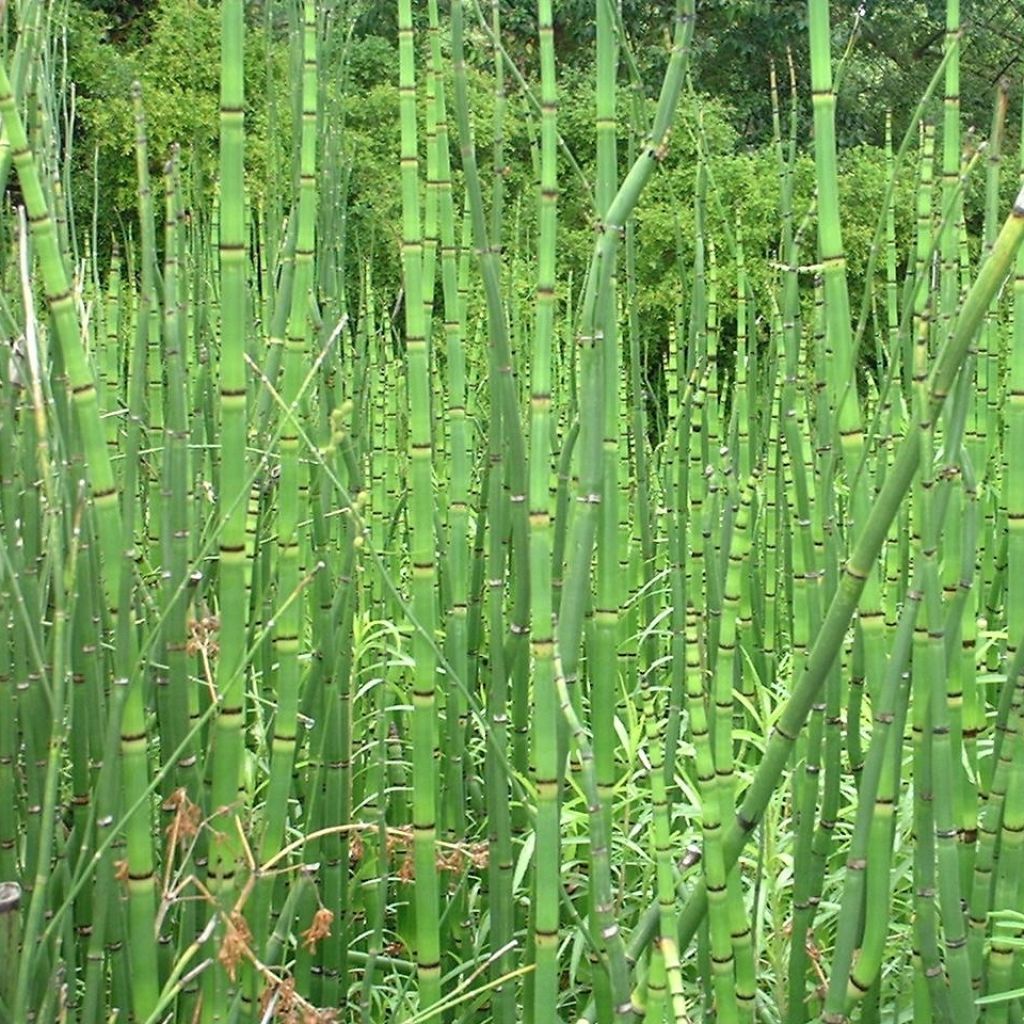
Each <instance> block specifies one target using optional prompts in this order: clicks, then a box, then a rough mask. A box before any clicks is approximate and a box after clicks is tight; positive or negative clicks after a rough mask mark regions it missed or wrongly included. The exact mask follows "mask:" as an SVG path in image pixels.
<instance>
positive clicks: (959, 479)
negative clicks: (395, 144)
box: [0, 0, 1024, 1024]
mask: <svg viewBox="0 0 1024 1024" xmlns="http://www.w3.org/2000/svg"><path fill="white" fill-rule="evenodd" d="M250 6H251V5H250ZM278 6H279V7H282V9H284V10H286V12H287V18H288V19H289V20H288V22H287V24H288V29H287V39H288V42H287V45H288V46H290V47H291V51H292V59H291V68H292V74H291V83H292V84H291V88H292V92H291V94H290V95H286V96H278V97H275V103H276V104H278V108H277V115H275V116H281V117H283V114H282V111H283V110H284V109H285V108H287V110H288V111H290V116H291V120H292V128H291V132H292V141H293V144H292V148H291V151H290V153H286V154H285V158H284V163H283V165H282V166H280V167H276V168H274V172H275V174H274V180H273V187H272V188H264V189H262V190H260V191H259V193H258V195H259V201H258V202H257V201H255V199H254V192H253V190H252V189H251V187H250V185H251V182H250V181H249V179H248V177H247V163H246V155H247V148H246V147H247V142H248V140H249V133H248V129H247V124H248V122H249V120H250V119H251V118H252V117H254V116H264V115H265V114H266V112H263V111H258V110H257V111H254V110H253V109H252V106H251V103H250V101H249V100H248V98H247V91H246V87H247V80H246V74H245V73H243V72H244V69H245V68H246V64H245V59H246V58H245V52H244V51H245V41H246V22H247V19H252V18H258V17H260V14H259V11H258V10H255V11H253V10H249V11H247V9H246V5H245V4H244V3H243V0H221V3H220V4H219V9H220V17H221V38H220V45H221V50H220V55H219V67H220V72H219V73H220V124H219V157H218V164H217V168H218V171H217V175H216V180H215V181H213V182H208V181H202V180H197V176H196V174H195V173H193V171H194V166H195V165H194V164H193V163H192V162H191V161H190V160H189V159H188V153H187V150H186V149H185V148H184V147H185V144H187V143H188V142H189V140H181V141H182V147H183V148H180V149H179V148H178V147H175V148H174V149H172V151H171V152H168V153H154V152H151V151H150V147H149V143H148V141H147V128H146V125H147V97H146V93H145V90H144V89H143V88H141V87H139V86H136V88H135V90H134V93H133V95H132V102H133V104H134V110H135V118H136V134H135V138H134V140H132V139H126V140H124V142H125V145H124V152H125V154H127V156H126V159H128V160H131V159H132V152H134V162H135V167H136V174H137V196H138V204H137V215H136V222H135V223H134V224H131V225H125V226H124V230H123V232H122V233H121V234H120V235H119V237H117V238H114V239H111V240H97V239H95V238H90V235H89V232H88V230H85V229H83V228H82V226H81V223H80V221H81V218H82V217H83V211H81V210H73V209H72V208H71V204H70V202H69V191H68V189H67V187H66V186H67V183H66V181H65V178H64V173H65V168H66V166H67V162H66V161H67V155H68V154H67V151H66V148H67V146H68V145H70V143H69V139H70V137H71V136H70V133H69V132H68V131H67V130H66V125H67V119H68V117H69V116H70V115H69V111H70V109H71V107H70V106H69V104H70V103H71V101H70V100H69V96H68V92H67V89H66V87H65V85H63V84H62V82H61V79H60V77H59V75H58V74H57V73H56V72H55V70H54V67H55V64H57V63H59V61H58V57H59V52H60V51H59V41H60V23H59V16H58V15H59V12H56V13H55V7H59V5H53V4H50V3H44V2H43V0H20V2H18V3H12V4H10V5H7V7H6V8H5V9H4V10H3V13H2V14H0V17H3V18H5V19H6V21H5V25H6V27H7V29H8V32H7V35H6V36H5V39H4V47H3V59H2V61H0V117H2V134H0V188H2V189H3V190H4V195H5V198H4V202H3V208H2V216H0V274H2V281H3V286H2V291H0V337H2V343H3V350H2V352H0V538H2V543H0V613H2V615H3V619H4V621H3V626H4V629H3V633H2V641H0V1022H5V1024H23V1022H28V1021H38V1022H47V1024H48V1022H51V1021H68V1022H75V1024H100V1022H113V1021H118V1022H125V1021H134V1022H135V1024H162V1022H193V1021H198V1022H203V1024H212V1022H231V1021H238V1022H254V1021H284V1022H295V1024H300V1022H301V1024H313V1022H322V1024H326V1022H329V1021H337V1022H348V1021H360V1022H362V1024H369V1022H376V1021H387V1022H392V1021H406V1022H409V1024H412V1022H421V1021H422V1022H426V1021H431V1020H436V1021H450V1022H466V1024H476V1022H480V1024H483V1022H492V1021H493V1022H494V1024H514V1022H519V1021H527V1022H531V1024H552V1022H558V1021H562V1022H570V1021H571V1022H577V1021H597V1022H620V1021H634V1020H635V1021H644V1022H646V1024H663V1022H667V1021H674V1022H676V1024H682V1022H686V1021H711V1020H716V1021H721V1022H722V1024H731V1022H744V1021H754V1020H755V1019H756V1020H760V1021H765V1022H779V1024H783V1022H784V1024H802V1022H805V1021H809V1020H812V1019H820V1020H822V1021H824V1022H826V1024H843V1022H846V1021H850V1020H854V1019H857V1020H863V1021H865V1022H876V1021H881V1020H892V1021H905V1020H910V1019H913V1021H915V1022H921V1024H924V1022H930V1021H953V1020H955V1021H956V1022H957V1024H967V1022H969V1021H975V1020H984V1021H985V1022H991V1024H1003V1022H1006V1024H1011V1022H1019V1021H1021V1020H1022V1019H1024V960H1022V957H1021V952H1022V949H1024V891H1022V882H1024V731H1022V725H1024V647H1022V644H1021V639H1022V637H1021V633H1022V631H1024V255H1021V254H1022V253H1024V249H1021V248H1020V243H1021V240H1022V238H1024V190H1022V191H1021V192H1020V194H1019V195H1018V198H1017V199H1016V202H1015V204H1013V205H1012V206H1009V207H1008V206H1007V205H1006V203H1005V202H1001V200H1000V197H1001V196H1005V194H1006V193H1007V188H1006V187H1005V184H1006V182H1013V181H1015V180H1016V178H1017V175H1018V174H1019V168H1020V167H1021V166H1024V155H1022V156H1020V157H1019V156H1018V154H1016V153H1014V152H1011V151H1009V147H1008V146H1004V145H1003V139H1004V138H1005V137H1006V136H1007V129H1008V122H1009V120H1010V119H1011V118H1013V117H1016V116H1018V115H1017V114H1016V113H1015V112H1014V111H1013V110H1012V109H1010V105H1009V104H1008V103H1007V102H1006V93H1005V91H1000V92H999V93H998V95H997V96H996V99H995V101H994V111H995V112H994V115H993V121H992V125H991V129H990V131H989V133H988V135H987V138H986V140H985V145H984V147H982V148H981V149H977V148H976V147H975V148H974V149H973V150H972V149H971V148H968V147H965V145H964V140H963V138H962V127H961V123H960V112H959V106H958V82H959V48H960V45H961V40H962V26H961V23H960V10H959V2H958V0H948V2H947V5H946V7H947V12H946V16H947V32H946V41H945V46H944V50H943V57H942V60H941V62H940V63H939V64H938V65H937V66H936V68H935V74H934V77H933V79H932V82H931V85H930V87H929V90H928V92H927V94H926V95H924V96H922V97H921V99H920V104H919V106H918V109H917V111H916V113H915V115H914V116H913V117H912V118H911V119H910V125H909V128H908V129H907V131H906V133H905V135H904V136H903V137H902V138H893V137H892V133H891V132H890V134H889V143H888V150H887V154H888V156H887V163H886V175H887V188H886V192H885V195H886V199H885V201H884V202H883V203H882V204H881V206H880V208H879V209H878V211H877V226H876V230H875V235H874V241H873V243H872V246H871V258H870V265H869V267H868V271H867V273H866V274H865V275H864V278H863V287H861V288H859V289H854V288H852V287H851V282H850V275H849V273H848V266H847V258H846V254H845V250H844V222H845V219H844V208H843V204H842V199H841V195H840V190H839V189H838V187H837V181H838V174H839V170H838V167H839V160H840V158H841V154H840V153H839V152H838V146H837V135H836V130H835V126H836V116H835V115H836V99H835V89H834V63H835V58H836V55H834V54H833V53H832V52H831V44H832V39H833V36H832V33H831V31H830V21H829V5H828V3H827V2H825V0H809V2H808V4H807V27H808V33H807V37H806V38H804V39H794V40H793V41H792V45H793V47H804V48H807V49H808V50H809V53H810V67H811V87H812V88H811V93H812V95H811V96H807V95H803V94H802V93H800V92H799V90H797V89H795V87H790V88H787V84H786V83H787V75H786V74H785V73H784V72H785V69H784V68H783V69H774V68H772V69H771V74H769V69H768V68H765V69H763V70H764V77H765V89H766V90H771V91H772V96H773V110H774V138H775V149H776V152H777V175H778V191H777V217H778V220H777V231H776V232H775V241H774V245H773V249H772V251H771V252H764V251H755V250H753V249H751V248H749V247H748V248H747V249H745V246H744V237H745V233H744V226H743V213H744V211H743V209H742V208H741V207H737V208H736V209H734V210H732V209H730V210H727V211H725V213H726V220H727V222H728V230H727V231H726V232H725V234H724V236H722V235H720V236H719V237H718V240H717V241H715V240H713V237H712V235H711V233H709V232H706V231H705V230H704V228H705V224H706V222H707V218H708V210H709V208H710V207H711V206H713V205H714V204H716V203H719V202H720V196H719V195H718V194H717V186H716V181H715V163H714V159H713V158H712V156H711V155H710V154H709V153H708V152H707V151H706V147H704V146H703V144H702V138H701V134H700V133H701V119H700V116H699V110H697V111H696V113H695V112H694V110H693V109H692V108H693V107H694V105H695V104H696V105H699V102H700V100H699V98H698V97H697V96H696V95H695V93H694V91H693V89H692V86H691V84H690V79H689V60H690V52H691V46H692V44H693V41H694V39H695V38H698V39H699V33H700V31H701V26H700V21H699V17H696V18H695V11H694V3H693V0H677V2H676V3H675V11H674V16H673V17H672V19H671V22H670V23H669V24H666V26H665V28H666V35H665V45H666V54H665V59H664V61H663V62H662V67H663V68H664V80H663V81H662V82H661V83H660V84H658V83H655V84H654V87H652V85H651V83H645V85H646V86H647V89H648V92H649V93H650V95H651V96H652V99H651V100H650V101H649V102H645V101H642V100H638V99H637V95H638V93H637V90H636V89H634V88H633V86H634V85H636V84H637V83H636V82H635V81H634V78H635V75H636V74H637V70H636V68H637V65H636V62H635V60H634V57H635V54H634V53H633V52H632V50H631V45H632V44H631V42H630V39H629V37H628V34H627V33H625V32H624V28H623V23H622V19H621V12H620V11H619V9H618V7H617V5H616V4H615V3H613V2H611V0H596V2H595V4H594V12H593V18H594V41H593V45H594V48H595V67H596V76H595V77H596V91H595V95H594V107H593V110H594V123H593V135H592V139H593V143H594V147H595V153H596V157H595V159H594V160H593V161H592V162H590V163H588V167H592V168H593V174H592V175H589V172H588V173H585V172H584V171H583V170H582V169H581V166H580V165H579V163H577V162H576V161H575V160H573V159H572V154H571V153H568V152H566V146H565V143H564V139H563V137H562V135H561V133H560V128H559V76H560V72H561V71H562V68H561V65H560V62H559V59H558V54H557V53H556V46H555V33H554V31H553V11H552V0H538V2H537V4H536V11H535V19H536V26H537V38H536V41H535V47H533V48H532V51H531V52H532V53H533V56H534V58H535V61H536V66H535V67H531V68H528V69H526V70H525V71H524V69H522V68H521V67H520V66H518V65H517V64H516V63H515V62H513V61H511V60H509V59H508V56H507V53H506V52H505V50H504V48H503V46H502V25H501V16H502V5H501V4H500V3H498V2H494V3H492V4H490V5H486V9H484V10H481V9H480V5H479V4H478V3H477V2H475V0H465V2H464V0H450V2H448V3H439V0H426V2H425V3H416V4H414V3H413V2H412V0H398V3H397V7H396V10H395V16H396V18H397V27H398V40H399V48H398V53H399V69H398V87H399V93H400V98H399V105H398V110H399V117H398V120H397V121H396V123H395V124H394V125H387V124H382V125H381V126H380V130H381V131H382V132H385V131H393V132H394V133H395V135H396V138H397V139H398V140H399V154H400V158H399V161H398V163H397V164H396V165H395V167H394V168H393V172H394V175H395V179H396V181H398V182H399V183H400V195H401V218H400V223H396V224H395V225H394V231H393V235H394V238H393V245H394V248H395V259H396V261H397V262H398V265H399V266H400V281H399V283H398V285H397V287H392V286H390V285H382V284H381V283H380V281H379V280H378V277H377V276H375V272H374V271H375V268H374V261H373V260H372V259H369V258H367V259H363V258H361V256H360V253H359V252H358V251H356V252H353V247H358V245H359V244H360V243H359V240H358V239H353V238H350V237H349V236H348V234H347V233H346V204H347V202H348V196H347V191H346V180H347V179H346V175H347V170H346V168H347V166H350V164H351V161H357V160H358V159H359V154H358V152H356V153H353V152H350V151H349V150H348V149H347V148H346V138H345V123H344V119H343V118H342V117H340V116H339V115H338V110H337V98H338V95H339V90H341V91H342V92H343V90H344V88H345V73H344V66H345V56H344V55H345V44H346V40H347V38H348V34H349V32H350V22H349V21H348V20H347V17H348V16H347V13H346V12H347V10H348V8H347V5H345V4H337V3H322V2H316V0H293V2H291V3H286V4H283V5H278ZM256 7H257V8H258V7H259V5H256ZM207 56H208V57H209V56H210V55H207ZM210 59H212V57H210ZM482 59H486V60H488V61H491V62H493V64H492V69H491V73H492V76H493V81H494V82H495V83H496V86H497V90H498V91H497V94H496V96H495V98H494V102H493V104H491V106H490V108H489V116H490V117H491V118H493V123H492V124H491V125H489V126H488V130H489V132H490V134H491V135H492V136H493V139H494V143H493V148H492V149H491V151H489V152H486V153H481V152H478V147H477V145H476V143H475V135H474V132H475V129H476V125H477V120H478V118H479V116H480V114H479V111H478V110H476V108H475V107H474V105H473V102H472V97H471V89H470V77H471V74H472V70H473V68H472V62H473V61H480V60H482ZM776 70H778V72H779V73H778V75H777V74H776ZM811 101H812V102H813V139H804V138H798V126H799V125H800V124H801V123H802V122H801V119H800V118H798V116H797V111H798V108H799V107H800V105H801V104H807V103H809V102H811ZM682 110H688V111H689V115H690V116H688V118H687V119H686V121H685V127H684V126H683V125H684V122H683V121H682V120H681V111H682ZM513 118H527V119H529V122H530V132H531V156H532V160H533V168H532V179H531V180H532V187H531V189H530V190H529V191H528V193H527V194H524V195H513V194H510V191H509V189H508V187H507V182H506V176H505V175H504V174H503V173H502V170H503V161H504V160H505V159H506V154H505V153H504V152H503V148H502V147H503V142H502V140H503V131H504V126H505V125H506V124H507V123H508V122H509V121H511V119H513ZM624 126H625V130H624ZM682 131H687V132H690V133H692V134H693V135H694V142H695V147H694V151H695V152H696V153H697V157H696V159H695V160H694V163H693V166H692V169H691V172H692V177H691V181H692V189H691V190H690V192H689V194H688V196H687V199H686V202H687V203H689V204H691V207H692V223H693V225H694V228H695V237H693V238H692V239H689V240H688V248H687V250H686V251H687V252H689V253H692V261H691V260H687V261H686V262H685V264H684V263H682V262H680V265H679V266H678V271H677V291H678V302H677V304H676V310H675V314H674V316H673V317H672V318H671V320H670V322H668V323H666V324H665V329H664V331H657V332H652V331H651V330H650V325H648V324H645V323H642V322H641V320H640V317H639V315H638V312H637V310H638V301H637V300H638V294H637V291H638V287H639V285H638V276H637V273H636V267H637V261H638V260H643V259H646V258H657V259H663V258H664V254H663V253H658V254H656V255H654V256H653V257H649V256H648V254H645V252H644V235H643V232H638V231H637V230H636V225H637V213H638V210H641V209H642V208H643V203H644V191H645V188H647V186H648V185H649V183H650V182H652V181H654V180H655V179H656V178H657V176H658V175H659V174H660V173H661V170H662V166H663V164H664V162H665V161H666V160H667V159H670V158H671V154H672V150H673V146H674V145H677V144H678V141H679V139H678V136H679V133H680V132H682ZM1011 134H1012V133H1011ZM62 140H63V145H62V144H61V141H62ZM803 146H807V147H809V148H810V149H811V150H812V151H813V157H814V192H813V199H812V200H811V202H810V203H806V202H804V201H803V200H800V199H798V198H797V191H796V190H795V187H794V168H795V161H796V153H797V150H798V148H799V147H803ZM975 181H980V186H979V188H980V189H981V191H982V192H983V194H984V199H983V205H984V210H983V226H982V228H981V232H982V237H981V240H980V245H975V244H973V242H972V240H971V238H970V237H969V234H968V229H967V221H966V217H965V203H966V201H967V200H966V198H965V197H966V194H967V186H968V184H969V183H973V182H975ZM898 183H899V184H900V185H901V187H900V188H897V184H898ZM908 183H909V187H907V186H908ZM566 190H572V191H573V192H574V193H577V194H580V193H582V194H583V195H584V196H585V197H586V201H587V202H588V203H589V204H590V208H591V210H592V215H593V216H592V221H593V236H592V237H593V242H592V251H591V253H590V256H589V262H588V263H587V264H586V265H585V266H584V267H583V268H582V271H578V272H576V273H573V272H572V268H570V267H568V266H567V263H566V260H565V259H564V257H562V252H563V251H564V250H563V247H562V246H560V243H559V236H560V232H561V231H562V230H563V227H564V225H563V224H562V223H561V222H560V196H561V195H564V193H565V192H566ZM907 196H909V197H910V202H911V204H912V209H911V210H910V211H909V212H910V217H909V218H906V217H904V220H906V221H908V222H909V223H910V225H911V227H910V229H909V231H907V232H899V233H898V232H897V228H896V224H897V213H899V214H900V215H901V216H902V215H903V214H904V212H905V211H902V210H898V209H897V204H898V202H903V201H904V198H905V197H907ZM524 208H525V209H528V210H529V211H530V212H529V214H528V215H526V214H523V212H522V211H523V209H524ZM524 223H526V224H528V228H527V229H524V228H523V226H522V225H523V224H524ZM759 261H763V262H765V263H766V264H767V265H768V271H767V272H766V273H761V274H758V275H756V281H757V284H756V286H755V284H754V281H755V276H754V275H752V274H751V273H750V271H751V269H752V268H753V267H754V266H755V265H756V264H757V263H758V262H759ZM764 282H767V285H765V284H764ZM726 298H728V302H729V308H730V310H731V311H732V312H731V314H730V316H729V318H728V321H727V320H726V318H725V317H723V315H722V309H723V307H724V305H725V303H724V301H723V300H725V299H726Z"/></svg>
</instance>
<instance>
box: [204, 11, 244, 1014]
mask: <svg viewBox="0 0 1024 1024" xmlns="http://www.w3.org/2000/svg"><path fill="white" fill-rule="evenodd" d="M244 44H245V23H244V4H243V2H242V0H224V3H223V4H222V5H221V74H220V189H219V200H220V202H219V216H220V221H219V229H218V250H219V255H220V265H219V272H220V315H221V319H220V359H219V364H218V375H217V382H218V383H217V386H218V393H219V397H220V404H219V409H220V453H219V454H220V459H219V461H218V479H219V491H218V495H217V502H218V505H217V514H218V526H219V539H218V544H219V558H218V563H219V564H218V568H219V594H218V597H219V603H218V607H219V619H220V630H219V633H218V644H219V653H218V657H217V664H216V692H217V700H218V702H219V708H218V713H217V718H216V724H215V727H214V737H213V751H212V754H211V756H210V758H209V761H210V764H211V772H212V779H213V785H212V788H211V792H210V808H209V810H210V812H211V813H212V814H213V815H215V817H214V829H215V835H214V838H213V840H212V843H211V850H210V859H209V867H208V872H207V884H208V886H209V889H210V893H211V894H212V895H213V897H214V898H215V899H216V900H219V901H220V904H221V908H222V909H228V908H229V907H230V904H231V902H232V893H233V891H234V889H235V885H236V876H237V873H238V868H239V854H240V850H239V837H238V823H239V821H240V818H239V813H238V812H239V810H240V808H239V804H238V800H239V783H240V781H241V778H242V760H243V749H244V736H243V731H242V730H243V724H244V717H245V661H246V602H245V566H246V557H245V516H246V498H247V495H248V478H247V471H246V467H247V461H248V460H247V457H246V433H247V430H246V378H247V374H246V367H245V345H246V322H247V314H246V302H247V295H246V291H247V285H246V277H247V263H248V245H247V241H246V239H247V234H246V227H245V188H244V163H243V161H244V145H245V83H244V74H243V49H244ZM214 942H215V943H216V942H217V939H216V938H215V940H214ZM205 979H206V984H205V986H204V994H203V1020H204V1021H214V1020H219V1019H221V1015H222V1013H223V1012H224V1010H225V1009H226V987H225V983H226V982H227V978H226V976H225V974H224V971H223V969H221V968H220V966H219V965H218V966H217V967H216V968H215V969H214V970H211V971H208V972H207V973H206V975H205Z"/></svg>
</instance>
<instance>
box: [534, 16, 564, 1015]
mask: <svg viewBox="0 0 1024 1024" xmlns="http://www.w3.org/2000/svg"><path fill="white" fill-rule="evenodd" d="M537 30H538V36H539V45H540V75H541V126H540V131H541V156H540V160H541V163H540V198H539V203H538V214H537V216H538V220H539V237H538V252H539V259H538V266H537V301H536V307H535V317H536V320H535V324H534V337H533V351H532V353H531V359H530V388H531V395H530V465H529V513H530V576H531V580H530V583H531V587H530V649H531V654H532V668H533V708H534V711H533V765H534V773H535V776H534V784H535V786H536V792H537V796H536V799H537V819H536V826H535V828H536V851H535V855H534V856H535V866H534V879H533V886H534V888H533V891H534V897H533V899H534V904H533V928H534V935H533V943H534V963H535V965H536V971H535V976H534V979H533V1005H532V1006H528V1007H526V1014H527V1019H528V1020H531V1021H534V1022H535V1024H540V1022H542V1021H548V1020H554V1019H555V1016H556V1012H557V1011H556V1006H557V998H558V933H559V901H558V900H557V899H553V898H552V897H551V894H552V893H555V892H557V891H558V889H559V887H560V886H561V884H562V883H561V878H560V858H561V843H562V836H561V825H560V811H559V792H560V789H561V786H562V776H563V770H562V764H561V760H560V758H559V756H558V748H559V743H558V718H559V712H558V693H557V691H556V689H555V683H554V668H555V665H554V654H555V634H554V628H555V627H554V605H553V594H554V589H553V580H552V543H553V538H552V529H551V491H550V488H551V470H552V445H553V440H554V439H553V433H554V430H555V427H556V424H554V423H553V422H552V415H551V405H552V393H551V392H552V372H553V366H552V349H553V347H554V342H555V313H556V307H557V299H556V296H555V252H556V233H557V218H558V159H557V158H558V148H557V147H558V134H557V133H558V127H557V116H558V85H557V81H556V78H555V48H554V25H553V22H552V5H551V0H540V2H539V3H538V5H537Z"/></svg>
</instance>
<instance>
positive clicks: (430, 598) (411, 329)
mask: <svg viewBox="0 0 1024 1024" xmlns="http://www.w3.org/2000/svg"><path fill="white" fill-rule="evenodd" d="M398 26H399V28H398V38H399V94H400V104H401V176H402V253H401V256H402V278H403V281H404V283H405V291H406V301H405V346H406V360H407V373H408V385H409V392H408V394H409V434H408V451H409V463H410V465H409V474H410V478H411V499H410V518H411V527H412V529H411V545H410V557H411V562H412V609H413V614H414V615H415V618H416V621H417V622H418V623H419V624H420V626H421V629H419V630H417V631H416V633H415V636H414V639H413V653H414V658H415V669H414V675H413V684H412V704H413V712H412V770H413V835H414V838H413V863H414V866H415V887H414V891H413V900H414V908H415V935H416V941H415V947H416V969H417V977H418V979H419V998H420V1005H421V1006H422V1007H423V1008H425V1009H426V1008H430V1007H433V1006H434V1004H436V1003H438V1002H440V1000H441V945H440V929H439V920H440V887H439V878H438V870H437V847H436V839H437V795H436V791H435V772H434V753H435V748H436V744H437V722H436V709H437V697H436V686H437V682H436V674H437V653H436V649H435V647H434V630H435V629H436V627H437V597H436V594H435V581H436V576H437V568H436V565H435V535H434V497H433V480H432V474H433V458H432V455H433V439H432V432H433V424H432V417H431V397H430V349H429V345H428V339H427V327H428V325H427V324H426V322H425V318H424V307H423V280H422V279H423V265H422V264H423V235H422V227H421V224H420V202H419V157H418V155H417V152H418V148H417V147H418V143H417V135H418V133H417V127H416V120H417V113H416V70H415V50H414V40H413V26H412V4H411V0H399V3H398Z"/></svg>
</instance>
